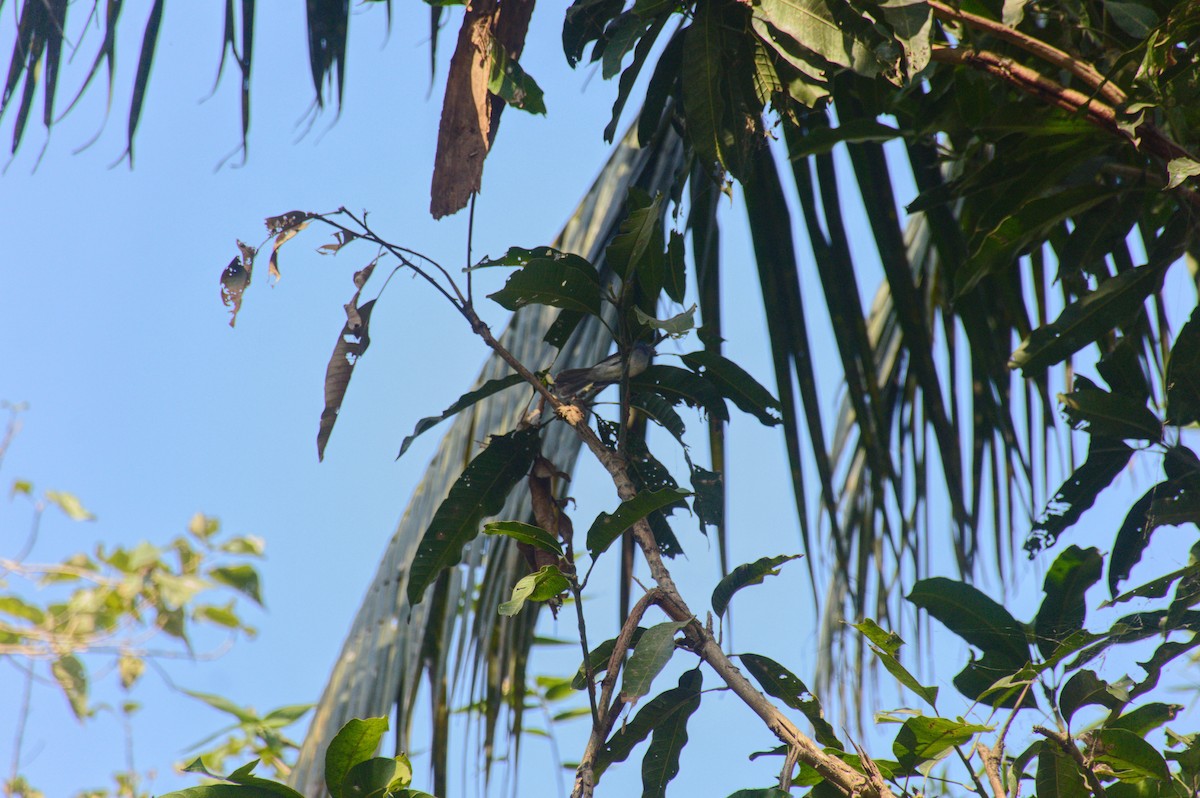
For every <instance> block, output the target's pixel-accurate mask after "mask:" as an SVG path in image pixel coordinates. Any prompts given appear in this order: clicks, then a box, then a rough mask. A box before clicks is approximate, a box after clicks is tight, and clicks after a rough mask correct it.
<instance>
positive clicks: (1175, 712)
mask: <svg viewBox="0 0 1200 798" xmlns="http://www.w3.org/2000/svg"><path fill="white" fill-rule="evenodd" d="M1184 709H1185V707H1184V706H1183V705H1181V704H1163V703H1160V702H1157V701H1156V702H1153V703H1150V704H1146V705H1145V706H1140V707H1138V708H1137V709H1133V710H1130V711H1129V712H1125V713H1123V714H1122V715H1121V716H1120V717H1119V718H1115V719H1111V720H1106V721H1104V728H1106V729H1125V730H1126V731H1129V732H1133V733H1134V734H1136V735H1137V736H1138V737H1142V738H1145V737H1146V735H1148V734H1149V733H1150V732H1152V731H1154V730H1155V729H1157V728H1158V727H1159V726H1162V725H1163V724H1164V723H1169V722H1171V721H1173V720H1175V718H1176V717H1178V716H1179V713H1180V712H1182V711H1183V710H1184Z"/></svg>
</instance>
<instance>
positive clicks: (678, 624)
mask: <svg viewBox="0 0 1200 798" xmlns="http://www.w3.org/2000/svg"><path fill="white" fill-rule="evenodd" d="M688 623H689V622H688V621H667V622H666V623H660V624H658V625H657V626H651V627H650V628H649V629H647V630H646V633H645V634H644V635H642V639H641V640H639V641H638V643H637V645H636V646H634V648H633V654H632V655H630V657H629V664H628V665H626V666H625V675H624V677H623V678H622V679H621V700H622V701H624V702H625V703H627V704H632V703H634V702H635V701H637V700H638V699H639V698H641V697H642V696H644V695H646V694H647V693H649V692H650V685H651V683H653V681H654V677H655V676H657V675H658V674H659V673H661V672H662V669H663V668H665V667H666V666H667V663H668V662H670V660H671V655H672V654H674V653H675V634H676V633H677V632H678V631H679V630H680V629H682V628H683V627H685V626H687V625H688Z"/></svg>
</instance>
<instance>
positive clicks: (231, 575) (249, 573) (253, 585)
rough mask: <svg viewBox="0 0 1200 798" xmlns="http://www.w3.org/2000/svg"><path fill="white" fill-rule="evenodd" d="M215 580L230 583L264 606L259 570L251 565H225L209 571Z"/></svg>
mask: <svg viewBox="0 0 1200 798" xmlns="http://www.w3.org/2000/svg"><path fill="white" fill-rule="evenodd" d="M208 575H209V577H211V578H212V580H213V581H214V582H220V583H221V584H223V585H228V586H229V587H231V588H233V589H234V590H236V591H238V592H239V593H242V594H244V595H246V596H249V597H250V598H251V599H253V600H254V603H255V604H257V605H258V606H260V607H261V606H263V601H262V592H261V590H260V587H259V581H258V571H256V570H254V567H253V566H250V565H223V566H221V567H219V568H213V569H212V570H211V571H209V572H208Z"/></svg>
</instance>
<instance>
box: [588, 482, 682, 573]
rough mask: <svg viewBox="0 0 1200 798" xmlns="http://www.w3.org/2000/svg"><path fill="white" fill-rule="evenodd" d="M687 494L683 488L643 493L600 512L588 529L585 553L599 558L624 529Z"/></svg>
mask: <svg viewBox="0 0 1200 798" xmlns="http://www.w3.org/2000/svg"><path fill="white" fill-rule="evenodd" d="M691 495H692V494H691V491H688V490H684V489H683V488H662V489H660V490H646V491H642V492H641V493H639V494H638V495H636V496H634V497H633V498H632V499H629V500H628V501H624V502H621V506H620V507H618V508H617V509H616V511H615V512H613V513H611V514H610V513H600V515H598V516H596V520H595V521H593V522H592V526H591V529H589V530H588V534H587V547H588V552H590V553H591V555H592V557H593V558H594V557H598V556H600V554H601V553H602V552H604V550H605V549H607V548H608V547H609V546H610V545H612V542H613V541H614V540H616V539H617V538H619V537H620V536H621V533H622V532H624V531H625V530H626V529H629V527H631V526H633V525H634V524H635V523H637V522H638V521H640V520H641V519H643V518H645V517H646V516H648V515H649V514H650V513H652V512H654V511H655V510H660V509H662V508H663V507H667V506H668V505H671V504H674V503H675V502H678V501H679V500H681V499H684V498H687V497H688V496H691Z"/></svg>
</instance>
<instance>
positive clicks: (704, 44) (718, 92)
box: [680, 3, 734, 169]
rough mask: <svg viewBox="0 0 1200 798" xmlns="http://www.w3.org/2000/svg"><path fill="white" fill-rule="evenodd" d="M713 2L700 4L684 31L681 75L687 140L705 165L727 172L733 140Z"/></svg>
mask: <svg viewBox="0 0 1200 798" xmlns="http://www.w3.org/2000/svg"><path fill="white" fill-rule="evenodd" d="M717 5H718V4H716V3H701V4H699V5H698V6H697V8H696V14H695V17H694V18H693V19H692V24H691V25H689V26H688V27H687V28H685V29H684V32H683V53H682V55H681V59H682V60H681V65H680V75H681V77H682V84H683V109H684V114H685V116H686V118H687V124H688V138H689V139H691V142H692V146H693V147H695V149H696V152H697V153H698V154H699V155H700V156H701V157H702V158H703V159H704V160H705V161H707V162H708V163H716V164H720V165H721V167H723V168H725V169H728V168H729V166H730V164H729V163H728V160H729V159H728V158H727V151H728V150H730V149H732V148H733V147H734V138H733V134H732V132H731V131H729V130H728V129H727V127H726V122H725V99H724V97H723V96H722V92H723V91H724V83H725V76H724V74H723V70H724V67H725V63H724V51H725V49H726V43H725V37H726V35H727V34H726V31H725V28H724V25H723V22H724V20H723V19H722V18H721V16H720V13H719V12H718V10H717Z"/></svg>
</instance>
